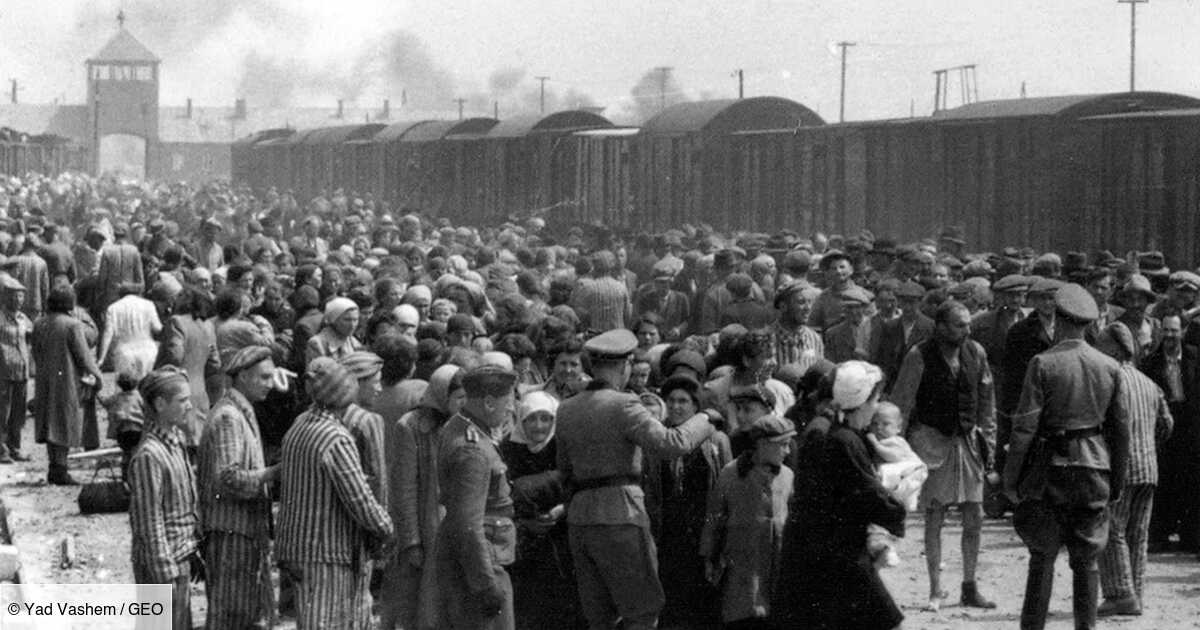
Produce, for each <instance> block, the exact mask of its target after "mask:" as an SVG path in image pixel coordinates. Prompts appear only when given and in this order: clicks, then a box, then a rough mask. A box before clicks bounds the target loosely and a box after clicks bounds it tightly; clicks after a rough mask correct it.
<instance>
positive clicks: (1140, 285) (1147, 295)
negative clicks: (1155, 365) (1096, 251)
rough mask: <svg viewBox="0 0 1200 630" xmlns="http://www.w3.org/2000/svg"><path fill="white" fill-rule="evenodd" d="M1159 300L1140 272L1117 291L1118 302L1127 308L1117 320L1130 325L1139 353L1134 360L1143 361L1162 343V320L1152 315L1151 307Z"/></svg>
mask: <svg viewBox="0 0 1200 630" xmlns="http://www.w3.org/2000/svg"><path fill="white" fill-rule="evenodd" d="M1157 300H1158V294H1156V293H1155V292H1154V290H1153V289H1152V288H1151V286H1150V280H1149V279H1147V278H1146V276H1143V275H1142V274H1140V273H1135V274H1133V275H1132V276H1130V277H1129V281H1128V282H1126V283H1125V286H1123V287H1121V290H1120V291H1118V292H1117V303H1118V304H1120V305H1121V308H1123V309H1125V311H1124V312H1122V313H1121V316H1120V317H1118V318H1117V321H1119V322H1121V323H1122V324H1125V325H1126V326H1128V327H1129V332H1131V333H1133V341H1134V344H1135V348H1136V350H1137V354H1136V355H1134V358H1133V360H1134V361H1135V362H1137V363H1140V362H1142V361H1143V360H1144V359H1145V358H1146V357H1147V356H1149V355H1150V353H1152V352H1154V351H1155V350H1156V349H1157V348H1158V344H1160V343H1162V322H1161V321H1159V320H1157V319H1155V318H1154V317H1151V316H1150V308H1151V307H1152V306H1153V305H1154V303H1155V302H1156V301H1157Z"/></svg>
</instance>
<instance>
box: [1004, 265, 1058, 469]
mask: <svg viewBox="0 0 1200 630" xmlns="http://www.w3.org/2000/svg"><path fill="white" fill-rule="evenodd" d="M1031 279H1032V280H1033V283H1032V284H1031V285H1030V286H1029V291H1028V293H1027V296H1028V300H1029V306H1031V307H1032V308H1033V310H1032V311H1031V312H1030V313H1029V314H1028V315H1026V316H1025V319H1022V320H1021V321H1019V322H1016V323H1014V324H1013V325H1012V326H1011V327H1010V328H1009V329H1008V335H1007V336H1006V337H1005V338H1004V359H1003V361H1002V362H1001V364H1000V365H1001V366H1002V367H1001V370H1000V379H999V381H1000V388H999V389H997V390H996V391H997V396H996V420H997V432H998V433H997V439H998V440H1000V442H999V443H1000V444H1004V443H1006V442H1007V440H1008V430H1009V427H1010V426H1011V423H1010V422H1009V419H1010V418H1011V417H1012V414H1013V412H1014V411H1015V410H1016V408H1017V401H1018V400H1020V398H1021V387H1022V385H1023V384H1024V383H1025V369H1026V368H1027V367H1028V366H1029V361H1030V360H1032V359H1033V357H1034V356H1035V355H1037V354H1038V353H1040V352H1044V351H1046V350H1049V349H1050V346H1053V345H1054V340H1055V337H1054V335H1055V333H1056V322H1057V316H1056V311H1057V309H1056V307H1055V306H1054V294H1055V293H1056V292H1057V291H1058V289H1059V287H1061V286H1063V283H1062V281H1061V280H1055V279H1054V278H1031ZM1005 457H1007V454H1006V455H1005Z"/></svg>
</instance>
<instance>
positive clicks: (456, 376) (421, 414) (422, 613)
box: [379, 365, 467, 628]
mask: <svg viewBox="0 0 1200 630" xmlns="http://www.w3.org/2000/svg"><path fill="white" fill-rule="evenodd" d="M462 379H463V370H462V368H460V367H458V366H457V365H443V366H441V367H439V368H438V369H436V370H434V372H433V374H432V375H431V376H430V377H429V385H428V386H427V387H426V388H425V393H424V395H423V396H422V397H421V402H420V403H419V404H418V405H417V408H416V409H413V410H412V411H409V412H408V413H406V414H404V415H403V416H401V417H400V419H399V420H398V421H396V422H393V423H390V424H388V426H387V431H386V433H385V440H386V447H385V452H386V454H387V461H388V466H389V468H388V486H389V488H388V512H389V514H390V516H391V517H392V521H393V522H395V523H396V526H397V527H396V545H395V550H394V555H393V557H392V558H390V559H388V560H387V561H386V562H385V565H384V570H383V584H382V586H381V590H382V592H384V593H390V594H391V596H389V597H384V598H381V601H380V611H379V616H380V621H381V625H382V626H383V627H384V628H391V627H394V626H399V627H401V628H433V627H435V626H436V620H437V615H438V611H437V605H436V594H437V593H436V584H437V582H436V577H435V576H434V572H433V568H434V562H433V554H434V541H435V540H436V539H437V530H438V526H439V525H441V522H442V511H443V509H442V507H441V505H440V504H439V501H438V499H439V496H440V493H439V491H438V430H439V429H441V427H442V425H443V424H445V423H446V421H447V420H449V419H450V418H451V416H453V415H454V414H456V413H458V412H459V411H460V410H461V409H462V407H463V403H465V402H466V400H467V394H466V391H464V390H463V385H462Z"/></svg>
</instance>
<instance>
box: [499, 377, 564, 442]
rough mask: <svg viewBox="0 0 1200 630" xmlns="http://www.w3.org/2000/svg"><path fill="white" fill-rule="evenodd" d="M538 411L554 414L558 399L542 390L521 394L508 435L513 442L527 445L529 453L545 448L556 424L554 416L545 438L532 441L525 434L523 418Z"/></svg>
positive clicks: (551, 437) (556, 411)
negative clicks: (515, 417)
mask: <svg viewBox="0 0 1200 630" xmlns="http://www.w3.org/2000/svg"><path fill="white" fill-rule="evenodd" d="M539 411H547V412H549V413H550V415H551V416H554V415H555V414H556V413H558V399H557V398H555V397H554V396H551V395H550V394H547V393H546V392H543V391H532V392H529V393H527V394H524V395H523V396H521V404H520V405H519V406H518V407H517V421H516V423H514V426H513V431H512V434H511V435H509V436H508V439H510V440H512V441H513V442H515V443H517V444H524V445H525V446H527V447H529V451H530V452H531V453H540V452H541V451H542V449H544V448H546V446H547V445H548V444H550V440H552V439H554V429H555V428H556V427H557V426H558V420H557V418H556V419H555V422H554V424H553V425H551V426H550V432H549V433H548V434H547V435H546V438H545V439H544V440H542V441H540V442H538V443H536V444H535V443H533V441H532V440H530V439H529V436H527V435H525V418H528V417H529V416H530V415H532V414H534V413H537V412H539Z"/></svg>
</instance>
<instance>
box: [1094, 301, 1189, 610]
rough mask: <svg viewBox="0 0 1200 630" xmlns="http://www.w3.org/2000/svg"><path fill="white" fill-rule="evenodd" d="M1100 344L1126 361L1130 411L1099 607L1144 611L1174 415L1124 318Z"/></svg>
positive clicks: (1123, 391) (1102, 558) (1124, 392)
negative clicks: (1154, 516)
mask: <svg viewBox="0 0 1200 630" xmlns="http://www.w3.org/2000/svg"><path fill="white" fill-rule="evenodd" d="M1096 346H1097V347H1098V348H1099V349H1100V350H1101V351H1102V352H1104V353H1105V354H1107V355H1109V356H1110V357H1112V358H1114V359H1116V360H1117V361H1118V362H1119V363H1120V364H1121V377H1122V381H1123V387H1122V389H1121V395H1122V399H1123V401H1124V403H1125V408H1126V409H1127V410H1128V411H1129V465H1128V468H1127V472H1126V476H1125V491H1124V492H1123V493H1122V494H1121V498H1120V499H1118V500H1116V501H1114V502H1112V503H1111V504H1110V505H1109V506H1108V509H1109V526H1108V546H1107V547H1106V548H1105V549H1104V554H1103V555H1101V556H1100V587H1101V589H1103V593H1104V602H1103V603H1102V604H1100V607H1099V608H1098V609H1097V613H1098V614H1099V616H1101V617H1106V616H1109V615H1140V614H1142V576H1143V575H1144V574H1145V571H1146V547H1147V542H1148V533H1149V529H1150V513H1151V510H1152V509H1153V507H1154V489H1155V486H1157V485H1158V456H1157V451H1158V447H1160V446H1162V445H1163V444H1165V443H1166V441H1167V438H1168V437H1169V436H1170V435H1171V430H1172V429H1173V428H1174V424H1175V421H1174V419H1173V418H1172V417H1171V411H1170V409H1169V407H1168V405H1167V399H1166V396H1165V395H1164V394H1163V391H1162V389H1161V388H1160V387H1159V386H1158V385H1157V384H1156V383H1155V382H1154V381H1153V380H1151V379H1150V377H1149V376H1146V375H1145V374H1142V373H1141V372H1140V371H1139V370H1138V369H1137V368H1136V367H1134V365H1133V362H1132V361H1133V356H1134V354H1135V352H1136V350H1135V348H1136V347H1137V346H1136V345H1135V344H1134V341H1133V334H1132V333H1131V332H1129V328H1128V327H1127V326H1126V325H1125V324H1123V323H1121V322H1115V323H1112V324H1109V325H1108V326H1107V327H1106V328H1104V329H1103V330H1102V331H1101V332H1100V335H1099V336H1098V338H1097V339H1096Z"/></svg>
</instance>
